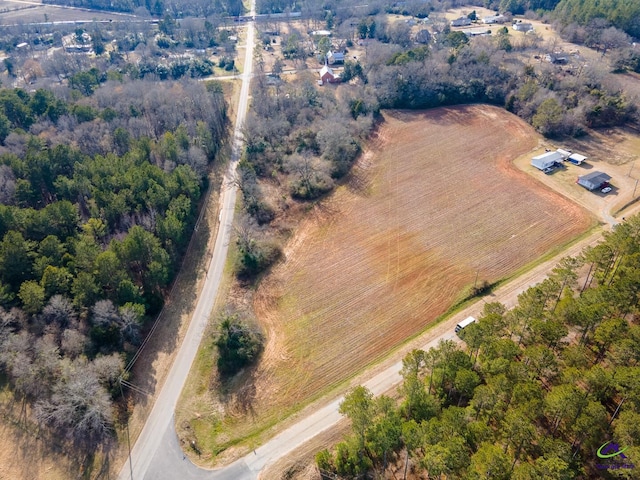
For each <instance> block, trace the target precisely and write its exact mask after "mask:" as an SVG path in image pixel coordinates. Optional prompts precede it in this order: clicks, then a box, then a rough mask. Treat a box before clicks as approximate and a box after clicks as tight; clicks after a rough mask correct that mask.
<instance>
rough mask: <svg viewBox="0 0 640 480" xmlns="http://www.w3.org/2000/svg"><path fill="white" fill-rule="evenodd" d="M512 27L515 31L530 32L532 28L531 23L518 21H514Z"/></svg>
mask: <svg viewBox="0 0 640 480" xmlns="http://www.w3.org/2000/svg"><path fill="white" fill-rule="evenodd" d="M513 29H514V30H515V31H517V32H525V33H526V32H530V31H531V30H533V25H532V24H531V23H528V22H520V23H514V24H513Z"/></svg>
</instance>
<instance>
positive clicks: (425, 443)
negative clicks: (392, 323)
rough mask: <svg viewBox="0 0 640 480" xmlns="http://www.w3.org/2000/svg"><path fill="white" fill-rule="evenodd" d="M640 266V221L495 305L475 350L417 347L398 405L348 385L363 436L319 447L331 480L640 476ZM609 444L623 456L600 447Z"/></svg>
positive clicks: (475, 328) (475, 332)
mask: <svg viewBox="0 0 640 480" xmlns="http://www.w3.org/2000/svg"><path fill="white" fill-rule="evenodd" d="M639 275H640V218H639V217H637V216H635V217H633V218H631V219H628V220H627V221H626V222H624V223H622V224H620V225H618V227H617V228H616V229H615V230H614V231H612V232H610V233H607V234H605V239H604V240H603V241H602V242H601V243H599V244H598V245H596V246H595V247H589V248H587V249H586V250H584V251H583V253H582V254H581V255H580V256H579V257H577V258H565V259H563V260H562V261H561V262H560V263H559V264H558V265H557V266H556V267H555V268H554V269H553V271H552V273H551V274H550V275H549V277H548V278H546V279H545V280H544V281H543V282H541V283H539V284H537V285H535V286H533V287H531V288H529V289H528V290H527V291H525V292H523V293H522V294H520V296H519V297H518V303H517V305H516V306H515V307H514V308H513V309H511V310H507V309H506V308H505V307H504V306H503V305H501V304H499V303H488V304H486V305H485V307H484V310H483V313H482V315H481V317H480V318H479V320H478V322H477V323H476V324H472V325H470V326H468V327H467V328H466V329H465V330H463V332H462V334H461V336H462V338H463V339H464V341H465V346H464V348H460V347H459V346H458V345H456V343H454V342H453V341H450V340H447V341H442V342H440V344H439V345H438V346H437V347H434V348H431V349H429V350H428V351H422V350H414V351H412V352H411V353H410V354H408V355H407V356H406V357H405V358H404V360H403V366H402V371H401V374H402V377H403V381H402V385H401V386H400V387H399V389H398V394H399V395H400V398H401V399H400V402H399V403H398V402H396V401H395V400H394V399H392V398H390V397H386V396H381V397H378V398H374V397H373V395H372V394H371V393H370V392H369V391H368V390H367V389H366V388H364V387H356V388H355V389H354V390H352V391H350V392H349V394H347V395H346V396H345V399H344V401H343V402H342V403H341V405H340V412H341V413H342V414H343V415H345V416H347V417H348V418H349V419H350V420H351V425H352V427H351V428H352V432H351V434H349V435H348V436H347V437H346V438H345V439H344V441H342V442H340V443H339V444H338V445H337V446H336V447H335V449H332V450H331V451H329V450H323V451H321V452H319V453H318V454H317V456H316V462H317V465H318V467H319V469H320V472H321V474H322V476H323V478H327V479H329V478H336V477H335V475H339V476H340V477H339V478H362V477H363V476H366V475H368V474H370V473H372V472H376V475H381V476H385V477H387V478H391V477H390V475H393V477H394V478H400V476H401V475H403V474H404V476H406V474H407V471H411V472H413V473H414V474H417V475H421V476H422V475H426V476H427V478H440V477H441V476H442V475H446V476H447V478H492V479H517V480H525V479H526V480H529V479H530V480H534V479H539V478H545V479H558V480H560V479H571V478H585V477H586V478H595V477H597V476H600V475H602V474H603V472H604V471H609V472H613V471H614V470H615V472H616V473H615V474H616V475H617V476H618V477H619V478H636V474H635V471H634V470H635V469H636V468H639V467H640V430H638V425H640V325H639V324H638V314H639V312H638V305H639V302H640V296H639V293H640V290H639V288H638V286H639V285H640V281H639V279H640V277H639ZM608 442H612V443H615V444H616V445H618V446H619V448H621V449H624V456H615V455H613V456H610V458H607V457H606V455H604V456H601V455H598V453H599V452H601V451H604V452H606V444H608ZM613 451H614V452H615V451H616V448H613ZM392 464H393V465H395V466H394V467H393V470H392V469H390V465H392ZM392 471H393V472H394V473H393V474H392V473H391V472H392ZM404 476H403V477H402V478H404Z"/></svg>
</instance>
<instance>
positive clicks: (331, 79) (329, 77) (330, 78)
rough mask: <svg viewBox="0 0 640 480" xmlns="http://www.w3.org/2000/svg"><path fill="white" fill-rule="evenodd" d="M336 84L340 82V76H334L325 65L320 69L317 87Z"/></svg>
mask: <svg viewBox="0 0 640 480" xmlns="http://www.w3.org/2000/svg"><path fill="white" fill-rule="evenodd" d="M338 82H340V75H336V74H335V73H333V70H332V69H331V68H330V67H329V65H325V66H324V67H322V68H321V69H320V80H318V84H319V85H324V84H326V83H338Z"/></svg>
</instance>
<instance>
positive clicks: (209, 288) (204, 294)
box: [119, 0, 255, 480]
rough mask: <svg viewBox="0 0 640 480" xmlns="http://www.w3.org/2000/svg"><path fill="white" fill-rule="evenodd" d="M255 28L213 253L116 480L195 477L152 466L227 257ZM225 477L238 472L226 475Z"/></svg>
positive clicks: (250, 38)
mask: <svg viewBox="0 0 640 480" xmlns="http://www.w3.org/2000/svg"><path fill="white" fill-rule="evenodd" d="M254 6H255V0H253V1H252V12H253V11H254ZM254 32H255V30H254V25H253V22H249V23H248V25H247V43H246V49H245V61H244V73H243V75H242V88H241V89H240V100H239V102H238V112H237V117H236V123H235V128H234V132H233V149H232V156H231V162H230V164H229V169H228V170H227V173H226V175H225V178H224V180H223V182H222V189H223V190H222V193H221V198H220V204H221V211H220V215H219V217H218V218H219V220H220V226H219V228H218V235H217V237H216V242H215V248H214V251H213V256H212V258H211V262H210V263H209V265H208V267H207V276H206V279H205V283H204V286H203V288H202V291H201V292H200V295H199V297H198V303H197V305H196V309H195V311H194V314H193V317H192V318H191V322H190V324H189V328H188V330H187V333H186V335H185V338H184V341H183V342H182V345H180V349H179V351H178V354H177V355H176V359H175V361H174V363H173V365H172V366H171V370H170V372H169V374H168V376H167V379H166V381H165V383H164V385H163V386H162V389H161V390H160V393H159V395H158V398H157V400H156V403H155V405H154V407H153V409H152V410H151V413H150V415H149V417H148V418H147V421H146V423H145V425H144V428H143V429H142V432H141V433H140V436H139V437H138V439H137V441H136V443H135V445H134V446H133V448H132V451H131V458H130V460H127V462H126V463H125V465H124V467H123V468H122V470H121V472H120V475H119V479H120V480H131V479H133V480H142V479H144V478H148V479H159V478H171V479H175V480H179V479H181V478H196V477H188V476H182V475H181V473H180V472H177V471H172V470H171V469H169V470H168V471H167V472H165V473H166V474H167V475H168V476H165V477H161V476H159V475H157V474H156V473H155V472H156V471H157V466H158V465H160V464H161V463H158V462H157V461H156V459H157V458H158V457H160V458H161V459H163V452H164V450H165V449H167V448H168V447H167V443H166V442H165V441H164V438H165V437H166V436H167V435H169V436H170V435H174V436H175V434H174V433H173V432H174V428H173V413H174V411H175V407H176V404H177V402H178V398H179V397H180V393H181V392H182V388H183V387H184V383H185V380H186V378H187V375H189V370H190V369H191V365H192V364H193V360H194V358H195V355H196V353H197V351H198V347H199V345H200V341H201V339H202V335H203V333H204V331H205V329H206V326H207V322H208V320H209V316H210V314H211V309H212V308H213V304H214V302H215V299H216V295H217V293H218V287H219V285H220V281H221V279H222V272H223V270H224V265H225V262H226V259H227V251H228V249H229V240H230V238H231V230H232V224H233V213H234V208H235V203H236V190H237V189H236V186H235V184H234V182H233V181H232V180H233V178H234V176H235V171H236V165H237V163H238V159H239V158H240V155H241V152H242V144H243V138H242V128H243V125H244V121H245V118H246V115H247V109H248V106H249V84H250V82H251V76H252V70H253V47H254V39H255V33H254ZM178 465H180V464H178ZM194 468H195V467H194ZM228 478H240V477H235V476H230V477H228Z"/></svg>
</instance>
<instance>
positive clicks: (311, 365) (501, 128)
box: [255, 106, 592, 401]
mask: <svg viewBox="0 0 640 480" xmlns="http://www.w3.org/2000/svg"><path fill="white" fill-rule="evenodd" d="M489 122H490V123H492V124H493V125H495V128H493V129H491V130H487V128H486V126H487V123H489ZM537 141H538V139H537V136H536V134H535V133H534V132H533V131H532V130H531V129H530V127H528V126H527V125H526V124H525V123H524V122H522V121H521V120H519V119H517V118H516V117H514V116H512V115H510V114H508V113H506V112H504V111H502V110H500V109H497V108H492V107H478V106H467V107H460V108H443V109H436V110H433V111H429V112H427V113H405V112H390V113H387V114H386V115H385V125H384V126H383V127H382V128H381V131H380V132H379V138H378V140H377V144H376V145H374V146H372V152H373V151H377V152H379V153H372V152H370V153H368V154H367V155H365V157H366V158H365V160H364V161H363V162H361V163H362V165H361V166H360V171H359V172H356V173H355V175H356V176H360V177H361V178H359V179H358V181H357V182H354V183H357V184H358V188H355V189H354V188H343V189H341V190H340V191H338V192H337V194H336V195H335V196H334V197H333V198H332V199H331V200H330V202H329V203H330V208H329V210H331V211H333V212H334V213H332V214H330V215H331V217H330V218H329V219H328V220H329V221H328V222H320V221H318V219H317V218H316V219H310V220H309V221H308V222H306V223H305V224H304V225H303V226H302V228H301V229H300V231H299V232H298V233H297V235H296V237H295V238H294V240H293V241H292V242H291V245H290V247H289V251H287V252H286V253H287V261H286V262H285V263H284V264H282V265H281V266H280V267H279V268H277V269H276V270H275V271H274V272H273V274H272V275H271V276H270V277H269V278H267V279H266V281H264V282H263V283H262V285H261V287H260V288H259V290H258V292H257V295H256V300H255V309H256V313H257V315H258V318H260V319H261V320H262V321H263V322H264V324H265V326H266V327H267V329H268V336H269V343H268V345H267V350H266V358H265V361H264V362H263V365H262V367H261V369H263V370H264V372H262V373H260V374H258V375H257V376H256V377H257V378H258V379H259V380H258V382H259V383H263V385H262V386H261V387H260V386H259V387H258V391H262V390H264V391H270V392H273V395H274V398H282V399H286V401H300V400H302V399H303V398H305V397H307V396H309V395H310V394H313V393H314V392H317V391H318V390H321V389H323V388H326V387H327V386H328V385H330V384H331V383H333V382H336V381H337V380H340V379H342V378H344V377H345V376H347V375H348V374H349V373H353V372H354V371H356V370H357V369H358V368H361V367H363V366H364V365H366V364H367V363H369V362H371V361H372V360H374V359H375V358H377V357H379V356H380V355H381V354H383V353H385V352H387V351H388V350H389V349H390V348H392V347H393V346H396V345H398V344H399V343H400V342H402V341H403V340H404V339H406V338H407V337H409V336H411V335H413V334H415V333H416V332H418V331H420V330H422V329H424V328H425V327H426V326H427V325H428V324H429V323H430V322H431V321H433V320H434V319H435V318H436V317H437V316H438V315H440V314H442V313H444V312H445V311H446V310H447V309H448V308H449V307H450V306H451V305H452V303H454V302H455V301H456V300H457V299H459V298H460V296H461V294H462V292H464V291H465V289H467V290H468V289H469V287H470V286H472V285H473V283H474V279H475V277H476V274H478V280H479V281H484V280H486V281H488V282H490V283H492V282H495V281H497V280H499V279H501V278H504V277H507V276H509V275H510V274H511V273H513V272H514V271H515V270H516V269H518V268H519V267H522V266H523V265H525V264H526V263H528V262H531V261H533V260H535V259H536V258H538V257H539V256H541V255H542V254H543V253H545V252H546V251H548V250H549V249H551V248H552V247H554V246H556V245H558V244H561V243H563V242H566V241H567V240H568V239H570V238H572V237H574V236H576V235H577V234H579V233H581V232H582V231H584V230H585V229H586V228H588V226H589V225H590V224H591V222H592V220H591V217H590V216H589V215H588V214H587V213H586V212H585V211H583V210H582V209H580V208H579V207H576V206H575V205H573V204H571V203H570V202H568V201H566V200H565V199H564V198H562V197H560V196H559V195H557V194H555V193H552V192H550V191H548V190H546V189H544V188H541V187H540V186H539V185H537V184H536V183H535V182H532V181H531V179H530V178H528V177H527V176H526V175H524V174H522V173H521V172H519V171H517V170H515V169H514V168H513V167H512V165H511V160H512V159H513V158H515V157H518V156H520V155H522V154H523V153H525V152H527V151H529V150H530V149H532V148H533V147H535V146H536V144H537ZM271 352H273V353H274V354H275V352H278V355H277V356H276V355H271V354H270V353H271ZM274 357H275V358H274Z"/></svg>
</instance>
